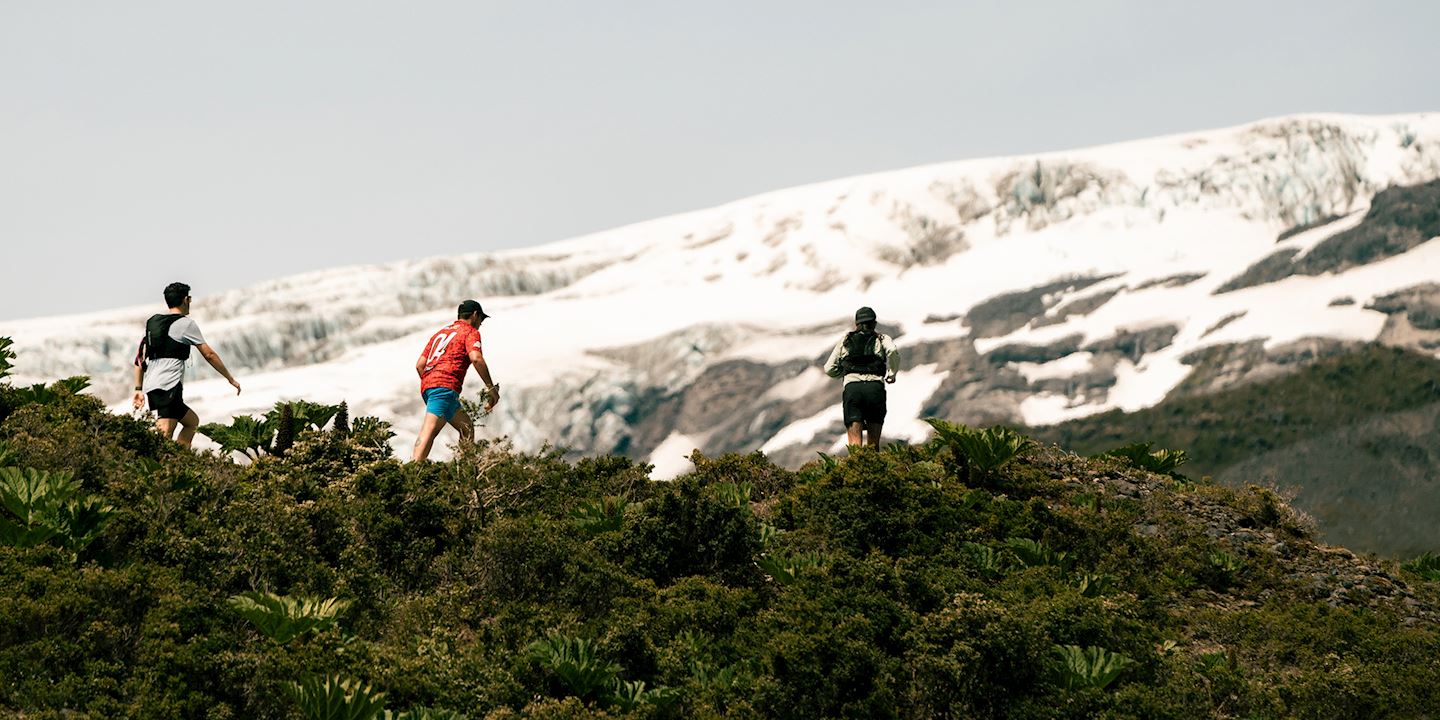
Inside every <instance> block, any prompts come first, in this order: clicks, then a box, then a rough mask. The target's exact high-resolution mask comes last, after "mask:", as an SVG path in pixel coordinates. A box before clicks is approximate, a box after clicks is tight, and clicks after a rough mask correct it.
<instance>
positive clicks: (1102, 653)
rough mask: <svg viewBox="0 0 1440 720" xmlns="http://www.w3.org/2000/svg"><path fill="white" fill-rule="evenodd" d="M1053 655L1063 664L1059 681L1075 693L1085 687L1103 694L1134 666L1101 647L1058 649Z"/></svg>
mask: <svg viewBox="0 0 1440 720" xmlns="http://www.w3.org/2000/svg"><path fill="white" fill-rule="evenodd" d="M1053 651H1054V654H1055V656H1056V657H1057V658H1059V660H1060V672H1059V675H1060V681H1061V683H1062V684H1064V685H1065V687H1066V688H1068V689H1072V690H1073V689H1075V688H1082V687H1093V688H1098V689H1100V690H1104V689H1105V688H1107V687H1109V686H1110V684H1111V683H1113V682H1115V680H1116V679H1118V678H1119V677H1120V675H1121V673H1124V672H1125V671H1126V670H1127V669H1129V668H1130V667H1132V666H1134V665H1135V661H1134V660H1132V659H1130V658H1129V657H1126V656H1124V655H1121V654H1120V653H1113V652H1110V651H1109V650H1106V649H1105V648H1101V647H1079V646H1076V645H1056V646H1054V648H1053Z"/></svg>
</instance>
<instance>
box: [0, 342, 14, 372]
mask: <svg viewBox="0 0 1440 720" xmlns="http://www.w3.org/2000/svg"><path fill="white" fill-rule="evenodd" d="M14 344H15V341H14V340H11V339H10V338H8V337H0V378H6V377H9V376H10V369H11V368H13V367H15V365H14V363H11V362H10V361H11V360H14V359H15V351H14V350H11V349H10V346H12V345H14Z"/></svg>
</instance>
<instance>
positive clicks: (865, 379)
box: [825, 307, 900, 448]
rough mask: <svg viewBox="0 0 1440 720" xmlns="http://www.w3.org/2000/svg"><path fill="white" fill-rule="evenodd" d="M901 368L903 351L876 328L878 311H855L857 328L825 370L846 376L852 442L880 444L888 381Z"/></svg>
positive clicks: (843, 408) (846, 408)
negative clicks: (901, 353)
mask: <svg viewBox="0 0 1440 720" xmlns="http://www.w3.org/2000/svg"><path fill="white" fill-rule="evenodd" d="M899 369H900V351H899V350H896V349H895V341H894V340H892V339H890V336H889V335H886V334H884V333H878V332H875V311H874V310H871V309H870V308H868V307H862V308H860V309H859V310H856V311H855V329H854V330H852V331H850V333H848V334H847V335H846V336H845V337H844V338H841V340H840V342H838V343H836V344H835V349H834V350H833V351H832V352H831V353H830V359H829V360H827V361H826V362H825V374H826V375H829V376H830V377H840V376H842V375H843V376H844V377H845V390H844V391H843V393H842V395H841V411H842V412H843V414H844V417H845V434H846V436H847V439H848V442H849V444H851V445H860V444H862V443H863V444H865V445H869V446H870V447H874V448H878V447H880V430H881V428H882V427H883V426H884V425H885V385H886V384H888V383H893V382H895V373H896V372H898V371H899Z"/></svg>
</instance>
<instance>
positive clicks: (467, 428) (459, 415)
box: [450, 410, 475, 445]
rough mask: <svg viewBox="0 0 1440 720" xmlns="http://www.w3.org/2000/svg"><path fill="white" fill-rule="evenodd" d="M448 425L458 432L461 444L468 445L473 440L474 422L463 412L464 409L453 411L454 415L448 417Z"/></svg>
mask: <svg viewBox="0 0 1440 720" xmlns="http://www.w3.org/2000/svg"><path fill="white" fill-rule="evenodd" d="M450 427H453V428H455V432H458V433H460V444H461V445H470V444H473V443H474V442H475V422H474V421H473V420H471V419H470V416H469V415H466V414H465V411H464V410H456V411H455V416H454V417H452V418H450Z"/></svg>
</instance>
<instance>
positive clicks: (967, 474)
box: [925, 418, 1035, 484]
mask: <svg viewBox="0 0 1440 720" xmlns="http://www.w3.org/2000/svg"><path fill="white" fill-rule="evenodd" d="M925 422H927V423H929V424H930V427H932V428H934V429H935V434H936V435H937V436H939V438H940V439H941V440H942V441H943V442H944V443H945V444H946V445H947V446H948V447H949V448H950V452H951V454H952V455H953V457H954V460H955V462H956V463H957V464H958V465H959V466H960V468H962V470H961V472H962V474H963V479H964V480H965V482H966V483H967V484H973V483H975V482H976V481H990V480H992V479H993V476H994V473H995V472H996V471H997V470H999V469H1000V468H1002V467H1004V466H1005V465H1006V464H1007V463H1009V462H1010V461H1011V460H1014V459H1015V458H1016V457H1018V456H1019V455H1020V453H1022V452H1025V450H1027V449H1029V448H1031V447H1034V445H1035V442H1034V441H1033V440H1031V439H1029V438H1027V437H1025V436H1023V435H1021V434H1019V433H1017V432H1015V431H1014V430H1011V429H1010V428H1005V427H992V428H986V429H985V430H972V429H970V428H968V427H966V426H964V425H960V424H957V423H951V422H947V421H945V420H941V419H939V418H926V419H925Z"/></svg>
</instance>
